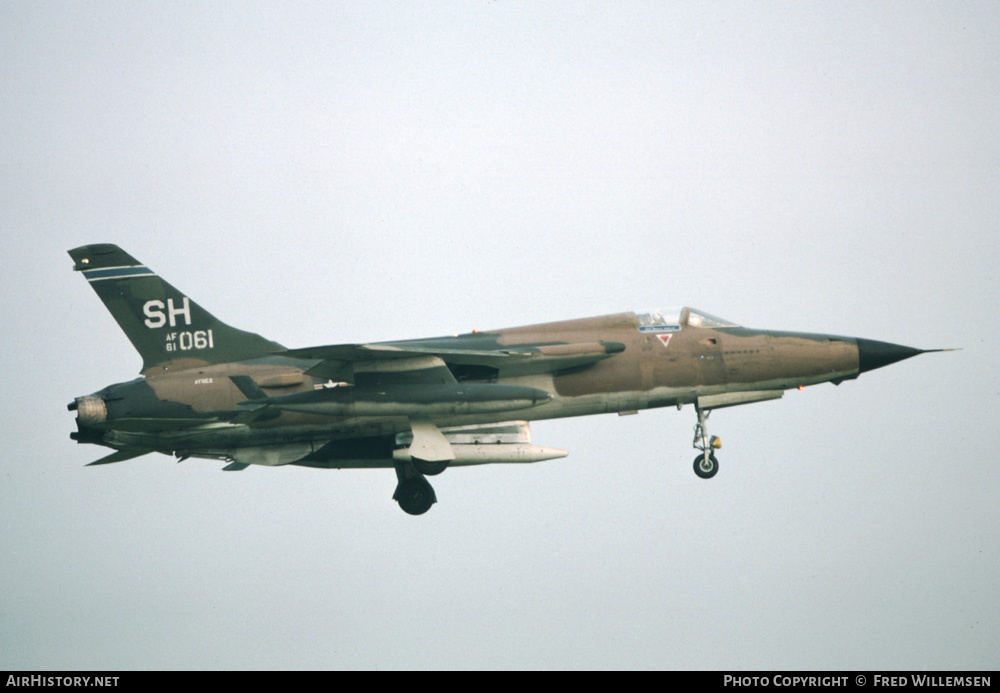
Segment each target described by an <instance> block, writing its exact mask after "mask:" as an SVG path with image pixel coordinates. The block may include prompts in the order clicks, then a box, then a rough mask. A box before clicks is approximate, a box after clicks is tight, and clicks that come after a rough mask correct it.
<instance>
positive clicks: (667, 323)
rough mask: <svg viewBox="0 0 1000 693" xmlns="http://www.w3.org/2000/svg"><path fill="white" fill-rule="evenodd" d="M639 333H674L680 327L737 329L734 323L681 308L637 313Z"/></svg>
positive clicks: (687, 308)
mask: <svg viewBox="0 0 1000 693" xmlns="http://www.w3.org/2000/svg"><path fill="white" fill-rule="evenodd" d="M635 317H636V318H638V319H639V331H640V332H674V331H677V330H680V329H681V328H682V327H708V328H715V327H738V325H737V324H736V323H735V322H732V321H731V320H725V319H723V318H719V317H716V316H714V315H709V314H708V313H704V312H702V311H700V310H696V309H694V308H690V307H688V306H684V307H683V308H661V309H659V310H647V311H644V312H637V313H636V314H635Z"/></svg>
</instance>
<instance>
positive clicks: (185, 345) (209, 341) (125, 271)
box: [69, 243, 284, 375]
mask: <svg viewBox="0 0 1000 693" xmlns="http://www.w3.org/2000/svg"><path fill="white" fill-rule="evenodd" d="M69 255H70V257H71V258H73V262H74V263H75V264H74V265H73V269H74V270H76V271H78V272H83V276H84V277H86V279H87V281H88V282H90V285H91V286H92V287H94V291H96V292H97V295H98V296H99V297H100V298H101V300H102V301H104V305H105V306H107V308H108V310H109V311H111V315H113V316H114V318H115V320H117V321H118V325H119V326H120V327H121V328H122V331H124V332H125V336H126V337H128V338H129V341H131V342H132V346H134V347H135V348H136V351H138V352H139V355H140V356H142V372H143V374H147V375H148V374H149V373H148V372H149V371H151V370H152V369H155V370H157V371H159V370H161V369H162V370H167V369H170V370H174V369H181V368H190V367H195V366H199V365H205V364H212V363H226V362H228V361H242V360H245V359H252V358H257V357H259V356H265V355H267V354H271V353H274V352H276V351H283V350H284V347H282V346H281V345H280V344H278V343H276V342H272V341H270V340H267V339H264V338H263V337H261V336H260V335H258V334H254V333H252V332H244V331H243V330H237V329H236V328H235V327H230V326H229V325H226V324H225V323H224V322H221V321H219V320H218V319H217V318H215V317H214V316H213V315H212V314H211V313H209V312H208V311H206V310H205V309H204V308H202V307H201V306H199V305H198V304H197V303H195V302H194V301H192V300H191V299H189V298H188V297H187V296H185V295H184V294H182V293H181V292H179V291H178V290H177V289H175V288H174V287H173V286H171V285H170V284H168V283H167V282H165V281H163V279H161V278H160V277H159V276H157V275H156V273H155V272H153V271H152V270H151V269H149V268H148V267H146V266H145V265H143V264H142V263H140V262H139V261H138V260H136V259H135V258H134V257H132V256H131V255H129V254H128V253H126V252H125V251H124V250H122V249H121V248H119V247H118V246H116V245H112V244H110V243H100V244H96V245H85V246H82V247H80V248H74V249H73V250H71V251H69Z"/></svg>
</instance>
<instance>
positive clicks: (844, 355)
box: [69, 244, 944, 515]
mask: <svg viewBox="0 0 1000 693" xmlns="http://www.w3.org/2000/svg"><path fill="white" fill-rule="evenodd" d="M69 254H70V257H72V259H73V261H74V263H75V264H74V267H73V269H74V270H77V271H79V272H82V273H83V276H84V278H85V279H86V280H87V281H88V282H89V283H90V285H91V287H93V289H94V291H96V292H97V295H98V296H99V297H100V299H101V300H102V301H103V302H104V305H105V306H107V308H108V310H109V311H111V314H112V316H114V318H115V320H116V321H117V322H118V325H119V326H120V327H121V329H122V330H123V331H124V332H125V335H126V336H127V337H128V339H129V340H130V341H131V342H132V345H133V346H134V347H135V349H136V350H137V351H138V352H139V355H140V356H141V357H142V369H141V377H139V378H137V379H135V380H130V381H128V382H123V383H117V384H114V385H109V386H107V387H105V388H104V389H102V390H99V391H97V392H95V393H93V394H90V395H86V396H83V397H77V398H76V399H75V400H74V401H73V402H72V403H70V405H69V410H70V411H75V412H76V423H77V429H78V430H77V432H75V433H72V434H71V435H70V437H71V438H73V439H74V440H76V441H77V442H79V443H92V444H97V445H103V446H106V447H109V448H112V449H113V450H114V452H112V453H111V454H109V455H107V456H105V457H102V458H101V459H98V460H97V461H95V462H92V463H91V465H104V464H108V463H112V462H121V461H123V460H128V459H132V458H135V457H139V456H141V455H146V454H148V453H151V452H159V453H163V454H167V455H173V456H175V457H177V458H178V459H180V460H184V459H188V458H204V459H210V460H217V461H220V462H222V463H224V464H225V466H224V467H223V469H224V470H227V471H238V470H243V469H246V468H247V467H248V466H250V465H265V466H280V465H286V464H294V465H300V466H306V467H319V468H337V469H342V468H387V469H395V471H396V479H397V484H396V489H395V493H394V494H393V499H394V500H396V501H397V502H398V503H399V506H400V507H401V508H402V509H403V510H404V511H405V512H407V513H409V514H411V515H420V514H423V513H425V512H427V511H428V510H429V509H430V507H431V506H432V505H433V504H434V503H435V502H436V501H437V498H436V496H435V493H434V489H433V488H432V487H431V485H430V483H428V481H427V477H428V476H433V475H436V474H440V473H442V472H443V471H445V470H446V469H447V468H448V467H457V466H464V465H478V464H493V463H525V462H539V461H542V460H550V459H555V458H559V457H565V456H566V455H567V454H568V453H567V452H566V451H565V450H558V449H555V448H549V447H543V446H540V445H535V444H534V443H533V442H532V441H531V434H530V431H529V428H528V422H529V421H534V420H541V419H553V418H561V417H569V416H586V415H591V414H606V413H618V414H630V413H635V412H638V411H639V410H642V409H652V408H656V407H677V408H678V409H681V408H682V407H683V406H684V405H692V406H693V408H694V411H695V414H696V417H697V423H696V425H695V435H694V441H693V447H694V448H695V449H696V450H697V455H696V456H695V458H694V472H695V474H697V475H698V476H699V477H701V478H703V479H710V478H712V477H713V476H715V474H716V473H717V472H718V470H719V462H718V459H717V457H716V454H715V453H716V451H717V450H718V449H719V448H720V447H721V443H720V441H719V438H718V437H717V436H710V435H709V434H708V423H707V422H708V417H709V414H710V413H711V412H712V411H714V410H715V409H721V408H724V407H732V406H736V405H741V404H750V403H752V402H763V401H766V400H773V399H778V398H780V397H781V396H782V395H783V393H784V391H785V390H789V389H792V388H799V389H801V388H803V387H805V386H808V385H817V384H819V383H826V382H832V383H834V384H835V385H839V384H840V383H842V382H843V381H845V380H852V379H854V378H857V377H858V375H860V374H861V373H865V372H867V371H870V370H872V369H875V368H881V367H882V366H887V365H889V364H892V363H896V362H897V361H901V360H903V359H907V358H910V357H912V356H916V355H917V354H922V353H926V352H927V351H944V350H943V349H929V350H922V349H915V348H912V347H907V346H900V345H897V344H890V343H887V342H879V341H873V340H870V339H859V338H854V337H838V336H833V335H826V334H809V333H801V332H776V331H771V330H759V329H750V328H747V327H742V326H740V325H738V324H736V323H734V322H732V321H730V320H724V319H722V318H719V317H716V316H713V315H710V314H708V313H705V312H702V311H699V310H695V309H694V308H686V307H685V308H671V309H664V310H650V311H644V312H625V313H617V314H614V315H604V316H600V317H592V318H583V319H578V320H567V321H562V322H552V323H545V324H539V325H530V326H527V327H515V328H510V329H502V330H484V331H481V332H480V331H473V332H471V333H467V334H458V335H454V336H446V337H435V338H431V339H415V340H405V341H398V342H380V343H372V344H334V345H329V346H316V347H308V348H304V349H287V348H285V347H283V346H282V345H281V344H278V343H277V342H272V341H270V340H268V339H265V338H264V337H261V336H260V335H257V334H253V333H251V332H244V331H242V330H239V329H236V328H234V327H230V326H229V325H226V324H225V323H223V322H221V321H219V320H218V319H217V318H215V317H214V316H213V315H212V314H210V313H209V312H208V311H206V310H205V309H204V308H202V307H201V306H200V305H198V304H197V303H195V302H194V301H193V300H191V299H190V298H189V297H188V296H186V295H185V294H182V293H181V292H179V291H178V290H177V289H175V288H174V287H173V286H172V285H170V284H168V283H167V282H166V281H164V280H163V279H162V278H161V277H160V276H158V275H157V274H156V273H155V272H153V270H151V269H149V268H148V267H147V266H146V265H143V264H142V263H140V262H139V261H138V260H136V259H135V258H133V257H132V256H131V255H129V254H128V253H126V252H125V251H123V250H122V249H121V248H119V247H118V246H115V245H112V244H96V245H88V246H83V247H80V248H75V249H74V250H70V251H69Z"/></svg>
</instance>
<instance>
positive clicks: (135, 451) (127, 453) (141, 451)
mask: <svg viewBox="0 0 1000 693" xmlns="http://www.w3.org/2000/svg"><path fill="white" fill-rule="evenodd" d="M151 452H154V451H153V450H150V449H148V448H125V449H123V450H118V451H117V452H113V453H111V454H110V455H108V456H107V457H102V458H101V459H99V460H94V461H93V462H91V463H90V464H88V465H86V466H88V467H93V466H95V465H98V464H111V463H113V462H124V461H125V460H131V459H132V458H134V457H142V456H143V455H148V454H149V453H151Z"/></svg>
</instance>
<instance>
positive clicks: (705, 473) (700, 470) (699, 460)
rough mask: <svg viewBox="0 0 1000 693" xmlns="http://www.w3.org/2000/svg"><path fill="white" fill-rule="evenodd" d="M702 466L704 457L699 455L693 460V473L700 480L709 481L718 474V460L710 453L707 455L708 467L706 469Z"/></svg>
mask: <svg viewBox="0 0 1000 693" xmlns="http://www.w3.org/2000/svg"><path fill="white" fill-rule="evenodd" d="M704 465H705V456H704V455H702V454H699V455H698V456H697V457H695V458H694V473H695V474H697V475H698V476H699V477H701V478H702V479H711V478H712V477H713V476H715V475H716V474H718V473H719V460H717V459H715V455H713V454H712V453H708V466H707V467H706V466H704Z"/></svg>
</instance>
